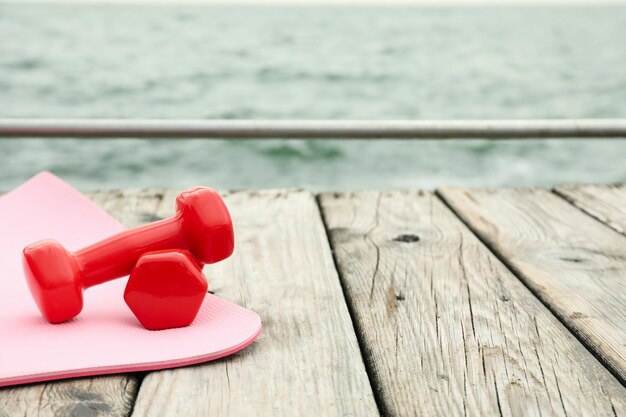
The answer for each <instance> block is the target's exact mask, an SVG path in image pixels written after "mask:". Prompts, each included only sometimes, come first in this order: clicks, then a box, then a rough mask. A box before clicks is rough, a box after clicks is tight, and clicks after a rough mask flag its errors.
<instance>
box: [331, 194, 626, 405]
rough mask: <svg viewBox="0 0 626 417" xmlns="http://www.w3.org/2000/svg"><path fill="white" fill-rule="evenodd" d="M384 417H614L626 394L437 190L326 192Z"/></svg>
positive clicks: (338, 250) (337, 253)
mask: <svg viewBox="0 0 626 417" xmlns="http://www.w3.org/2000/svg"><path fill="white" fill-rule="evenodd" d="M320 201H321V205H322V210H323V214H324V218H325V220H326V225H327V228H328V232H329V235H330V238H331V243H332V246H333V248H334V251H335V258H336V262H337V266H338V269H339V272H340V276H341V279H342V282H343V285H344V289H345V292H346V298H347V299H348V302H349V305H350V307H351V311H352V312H353V317H354V319H355V325H356V328H357V334H359V335H360V337H361V338H362V340H361V344H362V346H364V352H365V359H366V365H367V367H368V368H369V370H370V374H371V375H372V378H373V381H372V382H373V384H374V386H375V390H376V392H377V393H378V395H379V397H380V401H379V404H380V405H381V407H382V410H381V411H382V413H383V414H384V415H386V416H387V415H388V416H438V415H440V416H466V415H472V416H542V415H543V416H570V417H571V416H577V415H580V416H592V415H603V416H614V415H623V414H624V413H626V390H625V389H624V387H622V386H621V385H620V384H619V382H618V381H617V380H616V379H615V378H614V377H613V376H612V375H611V374H610V373H609V372H608V371H607V370H606V369H605V368H604V367H603V366H602V365H601V364H600V363H599V362H598V361H597V360H596V359H595V358H594V357H593V356H592V355H591V354H590V353H589V352H588V351H587V350H586V349H585V348H584V347H583V346H582V345H581V344H580V343H579V342H578V341H577V340H576V338H575V337H573V336H572V334H571V333H569V332H568V331H567V329H566V328H565V327H563V325H562V324H561V323H560V322H559V321H558V320H557V319H556V318H555V317H554V316H553V315H552V314H551V313H550V312H549V311H548V310H547V309H546V308H545V307H544V306H543V305H542V304H541V303H540V302H539V300H537V299H536V298H535V297H534V296H533V295H532V294H531V293H530V291H528V289H527V288H525V287H524V286H523V285H522V284H521V283H520V282H519V280H518V279H517V278H515V276H513V275H512V274H511V273H510V272H509V271H508V270H507V269H506V268H505V267H504V265H502V264H501V263H500V262H499V261H498V260H497V259H496V257H495V256H494V255H493V254H491V253H490V252H489V251H488V250H487V248H485V247H484V245H483V244H482V243H481V242H480V241H479V240H478V239H477V238H476V237H475V236H474V235H472V233H471V232H470V231H469V230H468V229H467V228H466V227H465V226H464V225H463V224H462V223H461V221H460V220H459V219H458V218H456V217H455V216H454V215H453V214H452V213H451V212H450V210H449V209H448V208H447V207H446V206H445V205H444V204H443V203H442V202H441V201H440V200H439V199H437V198H436V197H434V196H433V195H432V194H431V193H425V192H417V191H410V192H408V191H407V192H383V193H379V192H359V193H340V194H339V193H338V194H323V195H322V196H321V198H320Z"/></svg>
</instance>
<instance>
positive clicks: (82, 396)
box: [0, 190, 162, 417]
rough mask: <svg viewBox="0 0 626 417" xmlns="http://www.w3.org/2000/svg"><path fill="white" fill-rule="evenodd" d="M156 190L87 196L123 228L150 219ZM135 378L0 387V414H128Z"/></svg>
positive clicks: (156, 204)
mask: <svg viewBox="0 0 626 417" xmlns="http://www.w3.org/2000/svg"><path fill="white" fill-rule="evenodd" d="M161 195H162V194H161V193H158V192H155V191H150V190H148V191H142V192H137V191H125V192H122V191H108V192H100V193H90V194H89V195H88V196H89V197H90V198H91V199H92V201H94V202H95V203H97V204H98V205H100V206H101V207H103V208H104V209H105V210H107V211H108V212H109V213H110V214H111V215H113V216H114V217H115V218H117V219H118V220H119V221H120V222H121V223H123V224H124V225H125V226H126V227H134V226H138V225H139V224H141V223H145V222H146V221H149V220H151V219H150V218H148V217H146V216H148V215H151V214H153V213H154V212H155V211H156V210H157V209H158V207H159V204H160V202H161V197H160V196H161ZM137 387H138V378H137V377H135V376H132V375H112V376H103V377H92V378H79V379H69V380H64V381H60V382H59V381H51V382H47V383H40V384H30V385H24V386H16V387H7V388H2V389H0V416H38V417H45V416H89V417H95V416H127V415H128V413H129V412H130V410H131V408H132V404H133V402H134V399H135V397H136V395H137Z"/></svg>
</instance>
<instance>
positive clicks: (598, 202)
mask: <svg viewBox="0 0 626 417" xmlns="http://www.w3.org/2000/svg"><path fill="white" fill-rule="evenodd" d="M554 191H555V192H556V193H557V194H559V195H560V196H561V197H563V198H565V199H566V200H567V201H569V202H570V203H572V204H573V205H575V206H576V207H578V208H579V209H581V210H583V211H584V212H586V213H587V214H589V215H591V216H592V217H595V218H596V219H598V220H599V221H601V222H602V223H605V224H607V225H608V226H609V227H612V228H613V229H615V230H616V231H618V232H619V233H621V234H623V235H626V185H624V184H622V185H562V186H559V187H556V188H555V189H554Z"/></svg>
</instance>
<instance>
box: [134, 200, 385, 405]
mask: <svg viewBox="0 0 626 417" xmlns="http://www.w3.org/2000/svg"><path fill="white" fill-rule="evenodd" d="M175 195H176V193H175V192H170V193H168V194H166V196H165V198H164V202H167V204H168V207H167V208H166V209H164V210H161V211H160V212H159V213H157V215H159V216H166V215H169V214H171V213H172V211H173V197H174V196H175ZM225 199H226V203H227V205H228V206H229V208H230V210H231V213H232V216H233V219H234V224H235V234H236V249H235V253H234V255H233V256H232V257H231V258H230V259H229V260H227V261H224V262H222V263H219V264H216V265H211V266H207V267H206V268H205V274H206V275H207V278H208V279H209V288H210V289H211V290H212V291H214V292H215V293H216V294H217V295H218V296H221V297H223V298H226V299H228V300H231V301H233V302H235V303H237V304H240V305H243V306H245V307H247V308H250V309H252V310H254V311H256V312H257V313H258V314H259V315H260V316H261V319H262V321H263V333H262V335H261V336H260V337H259V339H257V341H256V342H255V343H253V344H252V345H251V346H249V347H247V348H246V349H244V350H243V351H242V352H240V353H238V354H235V355H233V356H230V357H228V358H225V359H223V360H219V361H215V362H210V363H207V364H203V365H198V366H193V367H186V368H180V369H174V370H166V371H161V372H153V373H150V374H148V375H147V376H146V378H145V379H144V381H143V384H142V386H141V389H140V391H139V395H138V398H137V402H136V404H135V408H134V412H133V416H169V415H184V416H207V415H210V416H289V417H292V416H315V417H317V416H372V415H377V414H378V410H377V407H376V404H375V401H374V397H373V394H372V391H371V387H370V384H369V380H368V377H367V374H366V372H365V367H364V364H363V362H362V357H361V354H360V351H359V347H358V344H357V340H356V336H355V333H354V329H353V327H352V323H351V319H350V316H349V314H348V310H347V307H346V304H345V300H344V298H343V294H342V290H341V286H340V284H339V279H338V276H337V273H336V271H335V269H334V265H333V260H332V256H331V252H330V248H329V245H328V241H327V239H326V235H325V230H324V228H323V225H322V222H321V218H320V214H319V210H318V207H317V205H316V202H315V199H314V197H313V195H312V194H311V193H309V192H305V191H264V192H254V191H250V192H237V193H231V194H227V195H225ZM170 201H171V202H172V204H171V205H169V204H170ZM164 207H165V206H164Z"/></svg>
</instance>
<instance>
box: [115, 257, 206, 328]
mask: <svg viewBox="0 0 626 417" xmlns="http://www.w3.org/2000/svg"><path fill="white" fill-rule="evenodd" d="M207 289H208V284H207V281H206V278H205V277H204V275H202V267H201V266H200V264H198V263H197V262H196V260H195V259H194V258H193V256H191V254H189V252H187V251H185V250H163V251H154V252H147V253H145V254H143V255H142V256H141V257H140V258H139V260H138V261H137V264H136V265H135V267H134V268H133V270H132V272H131V273H130V278H129V280H128V284H127V285H126V290H125V291H124V300H125V301H126V304H127V305H128V307H130V309H131V310H132V312H133V314H135V317H137V319H138V320H139V321H140V322H141V324H142V325H143V326H144V327H145V328H146V329H148V330H163V329H171V328H174V327H184V326H188V325H189V324H191V322H192V321H193V320H194V319H195V318H196V315H197V314H198V310H200V306H201V305H202V301H203V300H204V297H205V296H206V293H207Z"/></svg>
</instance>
